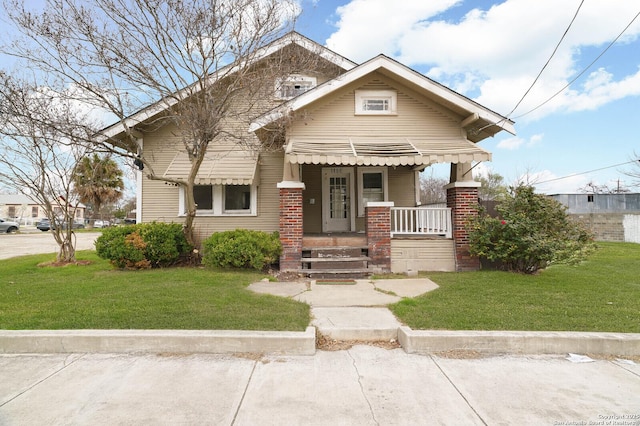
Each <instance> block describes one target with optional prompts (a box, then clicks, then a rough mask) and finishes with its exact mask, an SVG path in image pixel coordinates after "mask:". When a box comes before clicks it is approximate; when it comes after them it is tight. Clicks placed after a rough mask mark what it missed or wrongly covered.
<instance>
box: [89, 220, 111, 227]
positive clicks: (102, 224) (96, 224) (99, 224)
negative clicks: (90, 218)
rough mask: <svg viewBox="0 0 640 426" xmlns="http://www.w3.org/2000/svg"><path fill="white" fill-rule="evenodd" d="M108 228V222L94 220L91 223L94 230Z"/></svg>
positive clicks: (109, 224)
mask: <svg viewBox="0 0 640 426" xmlns="http://www.w3.org/2000/svg"><path fill="white" fill-rule="evenodd" d="M109 226H111V223H109V221H108V220H96V221H95V222H93V227H94V228H108V227H109Z"/></svg>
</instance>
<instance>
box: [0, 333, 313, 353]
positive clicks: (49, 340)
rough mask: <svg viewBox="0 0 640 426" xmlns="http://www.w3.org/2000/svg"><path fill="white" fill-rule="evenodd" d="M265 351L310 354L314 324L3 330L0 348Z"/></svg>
mask: <svg viewBox="0 0 640 426" xmlns="http://www.w3.org/2000/svg"><path fill="white" fill-rule="evenodd" d="M162 352H168V353H269V354H282V355H314V354H315V353H316V329H315V328H314V327H307V329H306V330H305V331H300V332H297V331H235V330H221V331H213V330H212V331H209V330H52V331H49V330H16V331H13V330H2V331H0V353H162Z"/></svg>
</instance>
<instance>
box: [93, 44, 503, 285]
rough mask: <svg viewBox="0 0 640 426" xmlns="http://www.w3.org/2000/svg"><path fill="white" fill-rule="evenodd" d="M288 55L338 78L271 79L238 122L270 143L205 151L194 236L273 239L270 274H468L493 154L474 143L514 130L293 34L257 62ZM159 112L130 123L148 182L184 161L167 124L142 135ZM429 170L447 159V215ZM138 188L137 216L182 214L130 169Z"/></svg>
mask: <svg viewBox="0 0 640 426" xmlns="http://www.w3.org/2000/svg"><path fill="white" fill-rule="evenodd" d="M292 48H295V49H306V50H309V51H313V52H315V53H316V54H318V55H319V56H320V57H321V58H323V60H324V61H326V62H328V63H329V64H330V65H332V66H333V67H334V68H337V69H338V70H339V73H338V75H337V77H336V76H333V77H329V76H327V75H323V74H322V73H319V72H306V73H301V72H297V73H293V74H291V75H290V76H289V77H288V78H287V79H285V80H284V81H282V80H281V81H279V82H274V85H278V86H279V88H280V90H279V91H278V92H277V96H275V98H276V99H274V100H273V102H272V105H271V106H270V107H269V108H265V110H264V111H263V112H262V114H261V115H259V116H256V117H254V118H253V119H252V120H250V122H249V123H246V124H247V131H248V132H250V133H251V134H253V135H255V137H256V141H257V143H258V144H260V143H263V144H265V145H266V143H267V142H266V141H273V140H274V139H276V140H278V142H279V144H278V146H279V149H277V150H273V149H264V150H258V151H256V150H250V149H242V148H240V147H238V146H234V145H232V144H228V143H225V142H220V143H218V144H215V145H214V146H212V145H210V146H209V149H208V151H207V157H206V158H205V161H204V162H203V163H202V166H201V168H200V171H199V173H198V176H197V184H198V186H197V187H196V190H195V196H196V202H197V205H198V211H197V217H196V220H195V228H194V229H195V230H196V232H197V235H198V236H199V238H201V239H202V238H206V237H207V236H209V235H210V234H211V233H213V232H216V231H223V230H228V229H235V228H250V229H257V230H263V231H279V233H280V239H281V242H282V245H283V253H282V256H281V259H280V268H281V270H284V271H298V272H304V273H307V274H309V275H312V274H314V273H322V271H323V270H324V271H325V272H326V273H332V272H334V271H335V270H337V269H342V272H343V273H345V274H347V273H349V272H353V273H356V274H358V273H362V272H367V271H394V272H410V271H418V270H458V271H462V270H473V269H477V268H478V267H479V262H478V259H476V258H473V257H471V256H470V255H469V253H468V243H467V236H466V231H465V227H464V224H465V223H466V220H467V218H468V216H469V215H470V214H474V212H475V206H476V205H477V199H478V195H477V194H478V186H479V185H480V184H479V183H477V182H475V181H474V180H473V177H472V163H476V162H481V161H489V160H491V154H490V153H489V152H487V151H486V150H484V149H483V148H481V147H480V146H478V145H477V143H478V142H480V141H482V140H483V139H485V138H488V137H490V136H493V135H495V134H496V133H498V132H500V131H502V130H506V131H508V132H510V133H514V127H513V122H512V121H510V120H509V119H507V118H505V117H503V116H501V115H500V114H497V113H495V112H493V111H491V110H489V109H488V108H485V107H483V106H482V105H480V104H478V103H476V102H474V101H472V100H470V99H468V98H466V97H465V96H462V95H460V94H458V93H456V92H454V91H452V90H450V89H448V88H447V87H444V86H442V85H440V84H438V83H437V82H435V81H433V80H431V79H429V78H427V77H425V76H424V75H422V74H420V73H417V72H416V71H414V70H412V69H410V68H408V67H406V66H404V65H402V64H400V63H399V62H397V61H395V60H393V59H391V58H389V57H386V56H384V55H379V56H376V57H374V58H372V59H371V60H369V61H367V62H365V63H362V64H356V63H354V62H351V61H349V60H348V59H345V58H343V57H341V56H339V55H337V54H336V53H334V52H332V51H330V50H328V49H326V48H324V47H322V46H320V45H318V44H317V43H314V42H313V41H311V40H309V39H307V38H305V37H303V36H301V35H300V34H298V33H290V34H288V35H287V36H285V37H284V38H282V39H280V40H278V41H276V42H274V43H273V44H272V45H270V46H269V48H267V49H265V50H264V55H263V56H262V58H263V59H264V58H266V57H268V55H269V54H270V52H273V51H275V50H278V49H292ZM157 108H158V107H157V105H152V106H149V108H148V109H146V110H142V111H140V112H138V113H136V114H134V115H132V116H131V117H129V118H128V120H127V125H128V126H129V127H130V128H133V129H134V130H135V131H136V132H137V133H136V134H137V135H138V136H137V138H138V144H139V145H140V146H142V147H143V148H144V151H143V152H144V156H145V158H147V159H149V158H153V167H154V170H155V172H156V173H157V174H160V175H162V176H164V177H166V178H171V177H178V176H184V174H185V173H186V172H187V170H188V169H189V161H188V159H187V157H186V154H185V153H183V152H182V150H181V141H180V139H179V137H176V132H175V129H173V128H172V127H171V125H167V126H165V127H162V128H159V129H158V128H156V127H145V120H150V119H152V118H153V117H154V116H155V114H158V113H159V112H158V110H157ZM146 129H147V130H146ZM283 129H284V130H283ZM123 132H124V127H123V125H122V124H120V123H117V124H114V125H113V126H111V127H108V128H106V129H105V130H104V131H103V133H104V135H105V136H106V137H109V138H115V139H117V138H118V137H121V135H122V134H123ZM435 163H450V164H451V175H450V183H449V184H448V185H447V194H448V195H447V199H448V200H447V207H446V208H435V209H433V208H423V207H421V206H420V201H419V173H420V171H422V170H424V169H425V168H426V167H428V166H429V165H431V164H435ZM137 191H138V193H137V197H138V200H137V208H138V211H137V218H138V221H139V222H150V221H165V222H180V221H182V220H183V218H184V193H183V191H182V189H181V188H180V187H176V186H173V185H167V184H166V183H165V182H162V181H159V180H151V179H148V178H147V177H146V176H145V175H144V173H143V172H139V173H138V180H137ZM328 257H337V258H339V259H338V261H336V259H333V260H332V259H327V258H328Z"/></svg>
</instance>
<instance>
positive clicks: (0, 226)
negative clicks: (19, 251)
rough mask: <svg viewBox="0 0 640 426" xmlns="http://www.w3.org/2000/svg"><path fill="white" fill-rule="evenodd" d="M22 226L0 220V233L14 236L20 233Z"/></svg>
mask: <svg viewBox="0 0 640 426" xmlns="http://www.w3.org/2000/svg"><path fill="white" fill-rule="evenodd" d="M19 229H20V224H19V223H18V222H13V221H11V220H6V219H0V232H6V233H7V234H13V233H14V232H18V230H19Z"/></svg>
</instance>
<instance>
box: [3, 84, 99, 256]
mask: <svg viewBox="0 0 640 426" xmlns="http://www.w3.org/2000/svg"><path fill="white" fill-rule="evenodd" d="M0 80H1V81H0V152H2V156H0V184H2V185H4V186H7V187H11V188H13V189H15V190H18V191H20V192H22V193H23V194H25V195H27V196H29V197H30V198H32V199H34V200H35V201H37V202H38V203H39V204H40V205H41V206H43V207H44V210H45V212H46V214H47V217H48V218H49V219H50V220H51V222H52V225H53V226H52V232H53V236H54V238H55V240H56V242H57V243H58V246H59V252H58V256H57V260H58V261H62V262H73V261H74V260H75V240H74V234H73V222H74V219H75V213H76V209H77V203H76V202H74V198H73V185H72V181H71V175H72V172H73V170H74V168H75V166H76V163H77V162H78V160H79V159H80V158H82V157H83V156H84V155H86V153H87V149H86V148H85V146H86V145H83V144H81V143H78V142H79V141H84V140H86V139H87V137H88V136H89V132H88V129H90V127H89V126H87V123H88V119H87V117H86V116H84V115H83V114H82V113H80V112H79V111H78V110H77V107H75V106H74V105H73V104H72V103H71V102H69V100H68V99H64V98H63V99H59V98H56V97H54V96H52V93H50V92H49V91H48V90H47V89H43V88H38V87H37V86H35V85H32V84H29V83H27V82H25V81H16V80H15V79H13V78H10V77H8V76H7V75H5V74H3V73H1V72H0ZM54 228H55V229H54Z"/></svg>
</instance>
